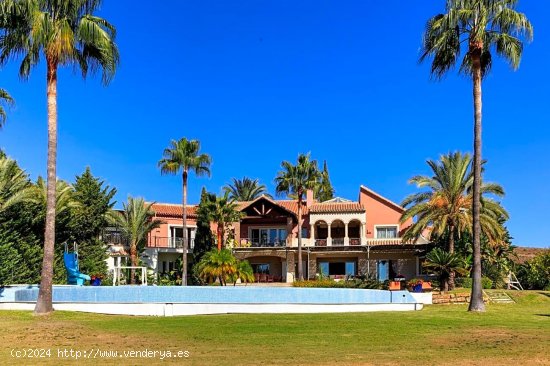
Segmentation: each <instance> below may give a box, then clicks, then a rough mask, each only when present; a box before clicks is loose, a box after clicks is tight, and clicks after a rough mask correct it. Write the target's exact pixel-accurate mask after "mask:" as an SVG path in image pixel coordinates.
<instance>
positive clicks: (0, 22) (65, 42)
mask: <svg viewBox="0 0 550 366" xmlns="http://www.w3.org/2000/svg"><path fill="white" fill-rule="evenodd" d="M100 5H101V0H60V1H46V0H4V1H2V2H1V3H0V64H4V63H6V62H7V61H8V60H9V59H10V58H12V57H18V56H22V62H21V66H20V68H19V74H20V76H21V77H22V78H28V77H29V75H30V71H31V69H32V68H33V67H34V66H36V65H37V64H39V62H40V57H41V55H43V56H44V59H45V61H46V76H47V77H46V90H47V105H48V164H47V172H48V174H47V187H48V189H47V191H48V199H47V210H46V229H45V235H44V237H45V243H44V259H43V263H42V276H41V282H40V290H39V293H38V300H37V302H36V307H35V313H37V314H46V313H50V312H51V311H52V310H53V308H52V277H53V260H54V243H55V215H56V213H55V187H56V160H57V71H58V68H59V67H60V66H72V67H73V68H80V70H81V72H82V76H83V77H85V76H86V75H87V74H88V72H92V73H93V72H95V71H97V70H99V69H101V70H102V81H103V83H104V84H108V83H109V81H110V80H111V79H112V78H113V76H114V74H115V70H116V68H117V65H118V61H119V54H118V49H117V46H116V45H115V43H114V39H115V35H116V30H115V28H114V27H113V25H111V24H110V23H109V22H108V21H106V20H105V19H102V18H100V17H98V16H95V15H94V13H95V11H96V10H97V9H98V8H99V6H100Z"/></svg>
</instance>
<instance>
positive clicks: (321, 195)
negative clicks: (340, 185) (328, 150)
mask: <svg viewBox="0 0 550 366" xmlns="http://www.w3.org/2000/svg"><path fill="white" fill-rule="evenodd" d="M315 193H316V194H315V198H316V199H317V200H318V201H319V202H324V201H328V200H330V199H333V198H334V188H333V187H332V183H331V182H330V176H329V174H328V167H327V161H326V160H325V161H324V162H323V171H322V172H321V179H320V182H319V185H318V187H317V189H316V192H315Z"/></svg>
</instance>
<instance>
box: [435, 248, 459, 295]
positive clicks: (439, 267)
mask: <svg viewBox="0 0 550 366" xmlns="http://www.w3.org/2000/svg"><path fill="white" fill-rule="evenodd" d="M424 267H425V268H426V269H427V270H428V271H429V272H431V273H435V274H437V275H438V277H439V284H440V285H439V286H440V288H441V291H443V292H447V291H448V290H449V286H448V283H449V278H450V277H451V274H452V273H455V272H456V273H460V274H466V273H468V269H467V268H466V267H467V265H466V261H465V260H464V258H462V257H461V256H460V255H458V254H457V253H449V252H446V251H444V250H443V249H441V248H435V249H433V250H432V251H431V252H429V253H428V254H427V255H426V262H425V263H424Z"/></svg>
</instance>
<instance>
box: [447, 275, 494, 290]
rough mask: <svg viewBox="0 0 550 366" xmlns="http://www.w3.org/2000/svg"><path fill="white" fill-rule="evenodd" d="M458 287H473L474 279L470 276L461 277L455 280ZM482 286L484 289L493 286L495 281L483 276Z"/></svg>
mask: <svg viewBox="0 0 550 366" xmlns="http://www.w3.org/2000/svg"><path fill="white" fill-rule="evenodd" d="M455 284H456V286H457V287H464V288H472V279H471V278H470V277H460V278H457V279H456V280H455ZM481 286H482V287H483V289H490V288H493V281H492V280H491V279H490V278H488V277H482V278H481Z"/></svg>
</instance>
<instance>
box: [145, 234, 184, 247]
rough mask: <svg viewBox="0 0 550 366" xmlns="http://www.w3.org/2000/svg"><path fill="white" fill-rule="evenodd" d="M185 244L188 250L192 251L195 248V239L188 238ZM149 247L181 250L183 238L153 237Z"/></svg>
mask: <svg viewBox="0 0 550 366" xmlns="http://www.w3.org/2000/svg"><path fill="white" fill-rule="evenodd" d="M187 243H188V249H193V247H194V246H195V239H193V238H188V239H187ZM149 246H150V247H155V248H173V249H181V248H183V238H175V237H162V236H155V237H153V238H152V242H151V243H150V244H149Z"/></svg>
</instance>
